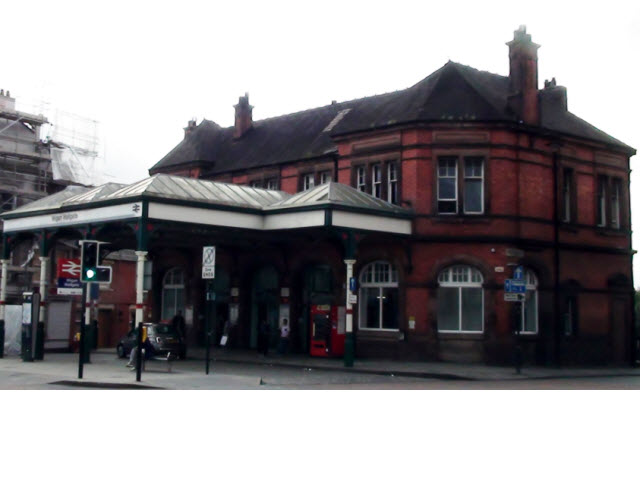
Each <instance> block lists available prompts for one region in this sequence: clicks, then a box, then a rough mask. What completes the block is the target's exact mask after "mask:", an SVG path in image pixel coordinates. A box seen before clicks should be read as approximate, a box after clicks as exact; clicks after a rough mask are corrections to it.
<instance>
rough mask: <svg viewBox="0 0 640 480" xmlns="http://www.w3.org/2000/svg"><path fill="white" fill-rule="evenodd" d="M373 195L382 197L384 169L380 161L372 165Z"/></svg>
mask: <svg viewBox="0 0 640 480" xmlns="http://www.w3.org/2000/svg"><path fill="white" fill-rule="evenodd" d="M371 196H373V197H376V198H380V197H382V171H381V167H380V164H379V163H378V164H376V165H373V166H372V167H371Z"/></svg>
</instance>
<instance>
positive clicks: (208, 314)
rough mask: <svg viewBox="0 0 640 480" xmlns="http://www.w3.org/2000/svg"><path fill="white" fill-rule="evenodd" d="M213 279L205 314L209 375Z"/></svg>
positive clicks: (209, 285) (208, 284) (206, 369)
mask: <svg viewBox="0 0 640 480" xmlns="http://www.w3.org/2000/svg"><path fill="white" fill-rule="evenodd" d="M212 283H213V282H212V281H211V280H207V293H206V295H207V300H206V311H205V315H204V317H205V318H204V322H205V326H204V341H205V343H206V347H207V355H206V366H205V372H206V374H207V375H209V362H210V358H211V357H210V355H211V331H210V330H211V322H210V320H209V318H210V316H211V301H210V298H209V296H210V295H211V288H212V287H213V285H212Z"/></svg>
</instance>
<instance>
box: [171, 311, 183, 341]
mask: <svg viewBox="0 0 640 480" xmlns="http://www.w3.org/2000/svg"><path fill="white" fill-rule="evenodd" d="M171 325H173V328H174V329H175V331H176V332H177V333H178V336H179V337H180V339H181V340H183V341H185V337H186V335H185V334H186V331H185V330H186V326H185V322H184V317H183V316H182V310H178V313H176V314H175V315H174V317H173V319H172V320H171Z"/></svg>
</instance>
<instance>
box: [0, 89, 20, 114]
mask: <svg viewBox="0 0 640 480" xmlns="http://www.w3.org/2000/svg"><path fill="white" fill-rule="evenodd" d="M0 110H2V111H5V112H15V111H16V99H15V98H13V97H12V96H11V94H10V93H9V90H7V92H6V93H5V91H4V89H2V90H0Z"/></svg>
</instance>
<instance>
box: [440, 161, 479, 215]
mask: <svg viewBox="0 0 640 480" xmlns="http://www.w3.org/2000/svg"><path fill="white" fill-rule="evenodd" d="M460 162H463V163H462V164H460ZM459 164H460V167H459ZM459 168H460V169H462V178H459V176H458V169H459ZM437 189H438V213H440V214H444V215H453V214H457V213H459V212H460V211H462V213H464V214H466V215H480V214H483V213H484V158H483V157H477V156H469V157H464V158H458V157H454V156H446V157H439V158H438V186H437Z"/></svg>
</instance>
